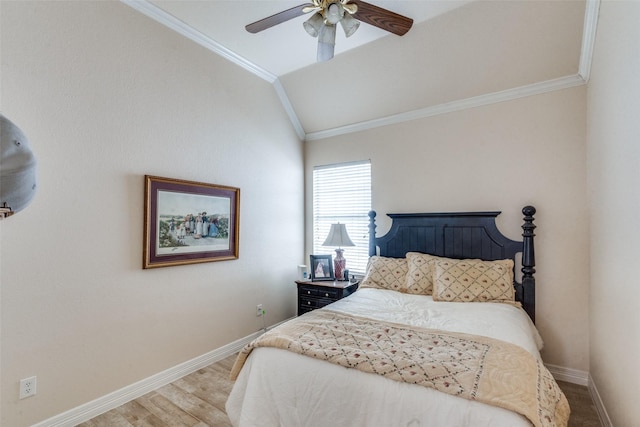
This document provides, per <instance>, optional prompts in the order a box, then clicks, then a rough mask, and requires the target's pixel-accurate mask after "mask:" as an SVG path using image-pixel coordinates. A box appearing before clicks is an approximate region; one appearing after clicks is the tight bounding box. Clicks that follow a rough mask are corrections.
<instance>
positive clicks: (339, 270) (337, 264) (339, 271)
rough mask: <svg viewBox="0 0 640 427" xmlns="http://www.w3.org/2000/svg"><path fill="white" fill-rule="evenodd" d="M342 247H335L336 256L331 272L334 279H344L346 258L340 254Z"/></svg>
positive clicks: (342, 250)
mask: <svg viewBox="0 0 640 427" xmlns="http://www.w3.org/2000/svg"><path fill="white" fill-rule="evenodd" d="M343 252H344V249H336V257H335V258H334V259H333V273H334V274H335V276H336V280H345V277H344V269H345V267H346V266H347V260H346V259H345V258H344V257H343V256H342V253H343Z"/></svg>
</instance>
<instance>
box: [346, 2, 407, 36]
mask: <svg viewBox="0 0 640 427" xmlns="http://www.w3.org/2000/svg"><path fill="white" fill-rule="evenodd" d="M350 3H352V4H355V5H357V6H358V10H357V11H356V13H354V14H353V17H354V18H356V19H357V20H358V21H361V22H364V23H367V24H369V25H373V26H375V27H378V28H382V29H383V30H386V31H389V32H390V33H393V34H397V35H399V36H403V35H405V34H406V33H407V31H409V29H411V26H412V25H413V19H411V18H407V17H406V16H402V15H398V14H397V13H395V12H391V11H390V10H387V9H383V8H381V7H378V6H376V5H373V4H371V3H367V2H364V1H361V0H351V1H350Z"/></svg>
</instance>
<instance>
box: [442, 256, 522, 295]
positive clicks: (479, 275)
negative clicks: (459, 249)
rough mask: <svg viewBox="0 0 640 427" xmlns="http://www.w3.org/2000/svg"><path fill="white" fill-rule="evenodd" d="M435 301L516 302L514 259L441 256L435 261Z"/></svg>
mask: <svg viewBox="0 0 640 427" xmlns="http://www.w3.org/2000/svg"><path fill="white" fill-rule="evenodd" d="M433 300H434V301H454V302H506V303H511V304H513V303H514V301H515V289H514V287H513V260H511V259H504V260H498V261H482V260H479V259H462V260H455V259H439V260H436V261H435V263H434V274H433Z"/></svg>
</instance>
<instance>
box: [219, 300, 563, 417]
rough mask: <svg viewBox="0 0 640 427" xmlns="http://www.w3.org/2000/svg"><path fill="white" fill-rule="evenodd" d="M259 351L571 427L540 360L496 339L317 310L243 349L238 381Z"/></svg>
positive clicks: (237, 368)
mask: <svg viewBox="0 0 640 427" xmlns="http://www.w3.org/2000/svg"><path fill="white" fill-rule="evenodd" d="M258 347H276V348H281V349H285V350H289V351H293V352H295V353H298V354H302V355H306V356H310V357H315V358H318V359H322V360H326V361H329V362H331V363H335V364H337V365H341V366H344V367H346V368H353V369H358V370H360V371H363V372H368V373H374V374H378V375H382V376H384V377H387V378H390V379H392V380H396V381H403V382H407V383H411V384H418V385H421V386H424V387H430V388H434V389H436V390H439V391H441V392H444V393H447V394H451V395H455V396H459V397H463V398H466V399H471V400H477V401H479V402H483V403H486V404H489V405H493V406H498V407H501V408H505V409H508V410H511V411H514V412H517V413H519V414H521V415H523V416H525V417H526V418H527V419H529V421H531V423H532V424H533V425H534V426H566V425H567V422H568V420H569V412H570V410H569V404H568V402H567V399H566V397H565V396H564V394H563V393H562V391H561V390H560V388H559V387H558V385H557V384H556V382H555V381H554V379H553V377H552V376H551V374H550V373H549V371H548V370H547V369H546V368H545V367H544V365H543V364H542V362H541V361H540V360H539V359H538V358H536V357H534V356H533V355H531V354H530V353H529V352H527V351H526V350H524V349H522V348H521V347H519V346H516V345H514V344H510V343H507V342H504V341H500V340H496V339H493V338H487V337H480V336H476V335H468V334H462V333H453V332H445V331H438V330H432V329H421V328H414V327H408V326H405V325H400V324H393V323H387V322H381V321H376V320H371V319H366V318H362V317H355V316H350V315H347V314H343V313H339V312H334V311H331V310H328V309H323V310H315V311H312V312H310V313H307V314H305V315H304V316H300V317H297V318H295V319H293V320H291V321H289V322H287V323H285V324H283V325H281V326H279V327H277V328H275V329H272V330H271V331H269V332H267V333H265V334H264V335H262V336H261V337H259V338H257V339H256V340H254V341H253V342H251V343H250V344H248V345H247V346H245V348H244V349H243V350H242V351H241V352H240V354H239V355H238V358H237V360H236V362H235V365H234V366H233V368H232V370H231V379H232V380H235V379H236V378H237V376H238V374H239V373H240V370H241V369H242V366H243V365H244V362H245V360H246V359H247V357H248V356H249V354H250V353H251V351H252V350H253V349H254V348H258Z"/></svg>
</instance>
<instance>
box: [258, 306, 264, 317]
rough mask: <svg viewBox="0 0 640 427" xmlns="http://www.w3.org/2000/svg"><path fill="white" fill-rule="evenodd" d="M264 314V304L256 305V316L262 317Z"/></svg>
mask: <svg viewBox="0 0 640 427" xmlns="http://www.w3.org/2000/svg"><path fill="white" fill-rule="evenodd" d="M263 314H264V311H263V310H262V304H258V305H256V317H260V316H262V315H263Z"/></svg>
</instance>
